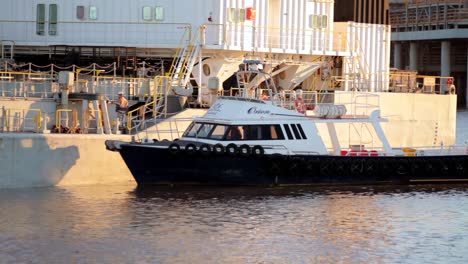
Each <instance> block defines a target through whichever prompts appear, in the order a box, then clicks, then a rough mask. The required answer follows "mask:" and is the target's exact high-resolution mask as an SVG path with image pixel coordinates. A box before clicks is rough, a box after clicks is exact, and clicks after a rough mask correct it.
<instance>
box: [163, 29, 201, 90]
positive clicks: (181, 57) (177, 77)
mask: <svg viewBox="0 0 468 264" xmlns="http://www.w3.org/2000/svg"><path fill="white" fill-rule="evenodd" d="M188 30H190V29H188ZM200 34H201V31H200V30H197V32H196V33H195V37H193V38H192V39H191V40H190V42H189V43H188V44H187V45H185V46H183V47H182V48H180V49H179V50H178V51H177V53H176V55H175V57H174V60H173V62H172V65H171V67H170V69H169V72H168V76H169V77H170V78H171V80H172V81H171V84H172V87H173V88H179V89H180V88H185V87H186V86H187V84H188V83H189V81H190V74H191V72H192V70H193V66H194V65H195V62H196V61H197V60H198V56H199V55H200V51H201V43H200ZM183 38H184V37H183Z"/></svg>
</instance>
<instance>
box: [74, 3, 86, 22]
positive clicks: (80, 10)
mask: <svg viewBox="0 0 468 264" xmlns="http://www.w3.org/2000/svg"><path fill="white" fill-rule="evenodd" d="M76 18H78V19H85V7H84V6H77V7H76Z"/></svg>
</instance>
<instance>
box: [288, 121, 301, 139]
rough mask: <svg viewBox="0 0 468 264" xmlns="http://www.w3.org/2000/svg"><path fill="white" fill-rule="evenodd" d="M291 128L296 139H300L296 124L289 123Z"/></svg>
mask: <svg viewBox="0 0 468 264" xmlns="http://www.w3.org/2000/svg"><path fill="white" fill-rule="evenodd" d="M291 129H292V131H293V133H294V136H295V137H296V139H302V137H301V134H300V133H299V129H297V126H296V124H291Z"/></svg>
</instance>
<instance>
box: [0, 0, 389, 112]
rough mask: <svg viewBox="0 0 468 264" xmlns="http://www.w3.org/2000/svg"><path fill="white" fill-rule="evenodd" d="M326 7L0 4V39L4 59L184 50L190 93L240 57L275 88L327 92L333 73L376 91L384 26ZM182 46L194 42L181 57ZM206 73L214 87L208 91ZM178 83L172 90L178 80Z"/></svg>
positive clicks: (183, 2)
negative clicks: (339, 15) (274, 79)
mask: <svg viewBox="0 0 468 264" xmlns="http://www.w3.org/2000/svg"><path fill="white" fill-rule="evenodd" d="M333 13H334V1H330V0H313V1H310V0H294V1H290V0H288V1H286V0H219V1H215V0H209V1H208V0H206V1H192V0H177V1H169V0H166V1H156V0H146V1H128V0H101V1H83V0H71V1H58V0H55V1H52V0H33V1H27V0H18V1H16V0H5V1H3V3H2V8H1V9H0V40H2V43H4V45H3V46H2V49H4V50H5V52H3V54H5V55H7V56H8V55H10V54H18V55H19V54H48V55H49V57H53V56H55V55H60V54H63V55H66V54H67V53H69V52H70V50H71V49H72V48H73V49H74V48H76V52H79V53H80V55H81V56H88V57H90V56H96V54H98V56H101V57H112V58H113V59H115V60H120V59H121V57H126V58H128V57H133V58H141V59H142V60H144V59H145V58H160V57H165V58H170V59H172V57H174V56H181V57H184V56H185V58H184V60H183V62H181V65H186V66H187V70H186V71H184V72H176V73H177V74H183V75H184V76H192V79H193V80H194V81H195V82H196V83H197V86H198V87H199V88H200V89H199V91H198V94H199V95H200V98H202V97H203V96H206V95H207V94H209V93H210V92H211V91H212V90H216V88H217V89H218V90H221V89H222V88H221V84H222V83H223V82H224V81H225V80H227V79H228V78H229V77H230V76H232V74H233V73H234V72H235V71H236V70H237V69H238V67H239V64H241V63H242V61H243V60H244V59H245V58H246V56H255V58H257V59H259V60H261V61H262V62H263V64H264V65H265V66H264V68H265V70H266V71H271V72H272V73H273V75H278V76H279V77H280V81H282V82H283V83H284V84H283V85H282V88H284V89H292V88H294V87H297V86H298V85H301V84H304V86H307V87H310V89H317V90H330V89H334V87H329V86H330V85H329V84H328V83H325V82H323V81H324V80H329V77H331V76H332V75H340V76H345V77H344V78H340V79H339V82H341V84H342V85H341V86H340V89H346V90H348V89H356V90H357V89H361V90H367V91H381V90H385V89H386V87H387V86H388V77H387V76H388V74H389V52H390V48H389V47H390V46H389V45H390V39H389V33H390V31H389V27H388V26H387V25H376V24H360V23H354V22H347V23H334V18H333ZM188 46H195V47H197V48H196V49H194V50H190V52H186V53H185V52H184V51H186V49H185V47H188ZM3 47H5V48H3ZM178 51H182V52H180V53H178ZM177 67H178V68H177ZM180 68H181V67H179V66H176V69H180ZM278 68H280V70H278ZM319 69H320V70H319ZM280 73H282V74H280ZM211 77H215V78H217V80H218V81H219V82H218V85H217V87H209V79H210V78H211ZM182 79H184V81H183V82H181V83H179V84H178V86H180V85H182V86H185V85H187V83H188V81H189V80H188V78H185V77H184V78H182ZM207 88H211V89H210V90H211V91H207V90H205V91H204V89H207ZM176 93H177V92H176ZM202 100H204V99H200V103H202ZM208 103H210V102H208Z"/></svg>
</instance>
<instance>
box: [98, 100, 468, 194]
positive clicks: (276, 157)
mask: <svg viewBox="0 0 468 264" xmlns="http://www.w3.org/2000/svg"><path fill="white" fill-rule="evenodd" d="M369 96H374V95H372V94H370V95H369ZM274 97H275V95H274V96H273V98H271V99H266V98H265V99H266V100H261V99H255V98H247V97H242V96H239V97H220V98H218V99H217V101H216V102H215V104H213V106H212V107H211V108H210V109H209V110H208V111H207V112H206V114H205V115H203V116H201V117H198V118H195V119H194V120H193V122H192V123H191V124H190V125H189V127H188V128H187V130H186V131H185V132H184V134H183V135H182V137H181V138H179V139H177V140H174V141H153V140H149V141H144V142H122V141H114V140H108V141H106V143H105V145H106V149H108V150H110V151H116V152H119V153H120V155H121V157H122V159H123V160H124V161H125V163H126V165H127V166H128V168H129V170H130V171H131V173H132V175H133V177H134V179H135V181H136V182H137V184H138V185H139V186H147V185H171V186H175V185H221V186H222V185H228V186H232V185H267V186H270V185H297V184H395V183H398V184H413V183H422V182H424V183H427V182H450V181H468V145H462V146H455V145H454V146H444V145H441V146H438V147H435V148H424V149H423V148H412V147H407V148H393V147H392V146H391V145H390V143H389V141H388V139H387V137H386V135H385V132H384V130H383V129H382V126H381V123H383V122H385V121H387V120H386V119H385V118H383V117H381V116H380V111H379V109H374V107H370V108H371V112H370V113H369V114H355V113H351V114H347V112H348V110H347V109H348V108H352V107H353V106H352V104H349V105H347V104H314V105H313V107H310V108H309V106H308V105H307V104H306V105H305V106H304V108H302V105H296V104H295V109H287V108H285V107H284V106H283V105H281V104H282V102H281V100H277V99H276V98H274ZM298 98H299V97H298ZM298 98H296V99H295V102H303V100H298ZM354 103H356V102H354ZM308 109H312V110H308ZM320 125H324V126H326V128H327V130H328V134H325V133H322V132H320V133H319V129H318V127H319V126H320ZM343 126H344V128H347V129H343ZM321 131H323V130H321ZM344 132H345V133H344ZM346 132H347V133H346ZM354 132H357V133H354ZM355 134H358V135H355ZM327 139H328V140H329V141H330V143H327ZM342 142H347V143H348V144H347V145H345V144H343V143H342Z"/></svg>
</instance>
